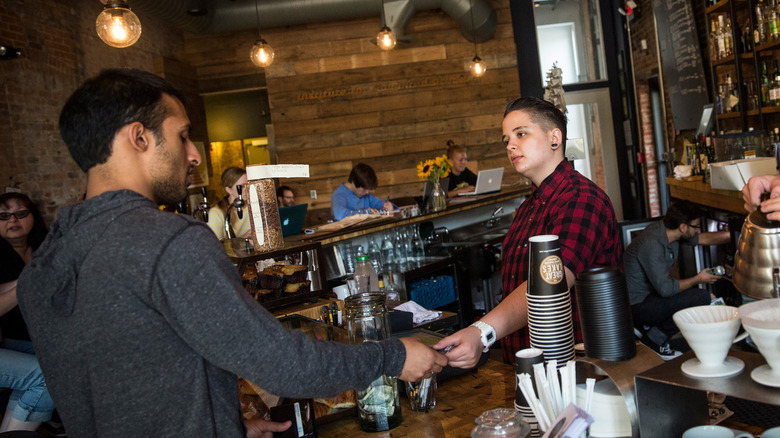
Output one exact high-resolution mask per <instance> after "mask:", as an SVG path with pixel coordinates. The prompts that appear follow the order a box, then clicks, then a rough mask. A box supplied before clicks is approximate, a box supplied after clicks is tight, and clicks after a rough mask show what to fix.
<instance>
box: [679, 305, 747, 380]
mask: <svg viewBox="0 0 780 438" xmlns="http://www.w3.org/2000/svg"><path fill="white" fill-rule="evenodd" d="M672 318H673V319H674V323H675V324H676V325H677V328H679V329H680V332H681V333H682V335H683V337H684V338H685V340H686V341H688V345H690V347H691V349H692V350H693V352H694V353H695V354H696V359H690V360H687V361H685V362H684V363H683V364H682V371H683V372H684V373H685V374H688V375H690V376H693V377H723V376H730V375H732V374H737V373H739V372H740V371H742V369H743V368H744V367H745V363H744V362H742V361H741V360H739V359H737V358H735V357H727V356H726V355H727V354H728V352H729V348H731V344H732V343H734V342H737V341H740V340H742V339H744V338H746V337H747V334H746V333H744V334H742V335H740V336H739V337H737V338H736V339H735V338H734V337H735V336H736V334H737V331H739V325H740V318H739V312H738V311H737V308H736V307H732V306H697V307H689V308H687V309H683V310H680V311H679V312H677V313H675V314H674V316H673V317H672Z"/></svg>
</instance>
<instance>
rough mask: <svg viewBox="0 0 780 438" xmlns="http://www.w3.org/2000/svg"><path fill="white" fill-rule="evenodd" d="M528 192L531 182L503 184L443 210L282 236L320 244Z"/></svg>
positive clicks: (291, 241) (291, 243) (454, 201)
mask: <svg viewBox="0 0 780 438" xmlns="http://www.w3.org/2000/svg"><path fill="white" fill-rule="evenodd" d="M530 194H531V186H530V184H529V185H519V186H511V187H502V188H501V191H500V192H498V193H491V194H486V195H476V196H461V197H458V198H453V199H450V200H448V201H447V209H446V210H444V211H440V212H436V213H429V214H423V215H420V216H415V217H411V218H402V217H387V216H381V217H379V218H378V219H377V220H376V221H372V222H369V223H365V224H362V223H361V224H356V225H353V226H350V227H348V228H345V229H343V230H339V231H332V232H324V233H323V232H315V233H314V234H298V235H296V236H289V237H286V238H285V239H284V243H285V247H287V246H294V245H297V244H300V242H319V243H320V244H322V246H326V245H330V244H333V243H337V242H341V241H344V240H349V239H353V238H355V237H360V236H365V235H368V234H371V233H375V232H377V231H384V230H387V229H390V228H395V227H399V226H404V225H409V224H416V223H418V222H423V221H430V220H434V219H436V218H440V217H444V216H449V215H454V214H458V213H463V212H468V211H469V210H473V209H476V208H479V207H484V206H487V205H491V204H496V203H498V202H503V201H508V200H511V199H515V198H520V197H525V196H528V195H530Z"/></svg>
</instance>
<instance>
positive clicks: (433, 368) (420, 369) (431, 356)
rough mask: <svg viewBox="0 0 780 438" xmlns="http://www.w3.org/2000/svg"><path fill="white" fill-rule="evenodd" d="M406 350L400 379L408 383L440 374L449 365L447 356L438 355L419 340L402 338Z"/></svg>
mask: <svg viewBox="0 0 780 438" xmlns="http://www.w3.org/2000/svg"><path fill="white" fill-rule="evenodd" d="M401 342H402V343H403V344H404V348H406V361H405V362H404V368H403V369H402V370H401V375H400V376H398V378H399V379H401V380H404V381H407V382H417V381H420V380H422V379H423V378H424V377H430V376H431V374H432V373H438V372H439V371H441V369H442V367H444V366H445V365H447V356H445V355H443V354H441V353H437V352H436V351H435V350H434V349H432V348H431V347H428V346H427V345H425V344H423V343H422V342H420V340H419V339H417V338H401Z"/></svg>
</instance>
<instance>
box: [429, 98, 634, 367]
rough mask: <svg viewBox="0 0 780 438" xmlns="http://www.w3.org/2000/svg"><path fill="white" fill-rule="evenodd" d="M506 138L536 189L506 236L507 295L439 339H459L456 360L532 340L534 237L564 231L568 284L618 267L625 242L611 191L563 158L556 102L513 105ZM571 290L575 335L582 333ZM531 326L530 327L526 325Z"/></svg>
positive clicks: (508, 354)
mask: <svg viewBox="0 0 780 438" xmlns="http://www.w3.org/2000/svg"><path fill="white" fill-rule="evenodd" d="M502 129H503V143H504V145H505V147H506V153H507V157H508V158H509V161H510V162H511V163H512V166H514V168H515V170H516V171H517V172H518V173H519V174H521V175H522V176H524V177H526V178H528V179H530V180H531V182H532V183H533V192H532V193H531V195H530V196H529V197H528V198H527V199H526V200H525V201H524V202H523V204H522V205H521V206H520V208H519V209H518V210H517V214H516V215H515V218H514V220H513V222H512V225H511V227H510V229H509V232H508V234H507V236H506V238H505V239H504V243H503V248H504V250H503V254H502V260H503V266H502V269H501V277H502V283H503V291H504V292H503V294H504V298H503V300H502V301H501V303H499V305H498V306H496V307H495V308H494V309H493V310H491V311H490V312H489V313H488V314H487V315H485V316H484V317H482V319H480V320H479V321H477V322H475V323H474V324H472V325H471V326H469V327H467V328H464V329H462V330H460V331H458V332H456V333H455V334H454V335H452V336H448V337H446V338H444V339H442V340H441V341H439V342H438V343H437V344H436V345H434V346H433V347H434V348H437V349H441V348H444V347H446V346H449V345H453V346H455V348H453V349H452V350H451V351H450V352H449V353H447V356H448V357H449V359H450V365H452V366H457V367H463V368H470V367H473V366H474V365H475V364H476V363H477V361H478V360H479V358H480V356H481V353H482V351H483V349H485V350H484V351H487V348H489V347H490V345H491V344H492V343H493V342H494V341H495V340H496V339H501V338H504V337H506V339H504V340H503V342H502V347H503V353H504V361H505V362H507V363H513V362H514V354H515V352H517V351H518V350H520V349H522V348H525V347H527V346H528V339H527V336H526V333H523V334H522V335H521V333H520V332H518V330H520V329H521V328H524V327H525V326H526V325H527V323H528V305H527V300H526V290H527V286H528V282H527V280H528V269H529V267H528V246H529V245H528V239H529V238H530V237H532V236H536V235H540V234H554V235H557V236H558V241H559V243H560V247H561V256H562V259H563V266H564V271H565V277H566V282H567V284H568V285H569V287H572V286H573V285H574V280H575V274H576V273H579V272H582V271H585V270H587V269H590V268H594V267H598V266H619V265H620V255H621V251H622V247H621V245H620V237H619V234H618V227H617V220H616V219H615V212H614V210H613V209H612V203H611V202H610V201H609V198H608V197H607V195H606V193H604V191H603V190H601V189H600V188H599V187H598V186H597V185H596V184H594V183H593V182H592V181H590V180H589V179H587V178H585V177H584V176H582V175H581V174H580V173H579V172H577V171H575V170H574V168H573V166H572V165H571V164H570V163H569V162H568V161H567V160H566V159H565V158H564V151H565V148H566V116H564V115H563V114H562V113H561V112H560V111H559V110H558V109H557V108H556V107H555V106H554V105H553V104H551V103H549V102H546V101H544V100H541V99H537V98H535V97H521V98H518V99H515V100H513V101H512V102H510V103H509V105H507V107H506V110H505V112H504V120H503V123H502ZM570 292H571V294H572V304H573V306H574V307H575V308H574V309H573V316H574V318H575V321H574V331H575V339H577V342H581V340H582V333H581V328H580V324H579V321H578V319H577V310H576V300H575V296H576V295H575V294H574V288H571V290H570ZM524 331H525V330H524Z"/></svg>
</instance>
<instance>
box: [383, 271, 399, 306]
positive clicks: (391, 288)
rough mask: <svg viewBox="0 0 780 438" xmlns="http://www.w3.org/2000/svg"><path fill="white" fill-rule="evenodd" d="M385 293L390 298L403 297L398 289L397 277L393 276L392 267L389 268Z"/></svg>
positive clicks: (397, 298)
mask: <svg viewBox="0 0 780 438" xmlns="http://www.w3.org/2000/svg"><path fill="white" fill-rule="evenodd" d="M385 295H387V299H388V300H400V299H401V294H400V291H399V289H398V284H396V282H395V278H394V277H393V270H392V269H388V270H387V283H385Z"/></svg>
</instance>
